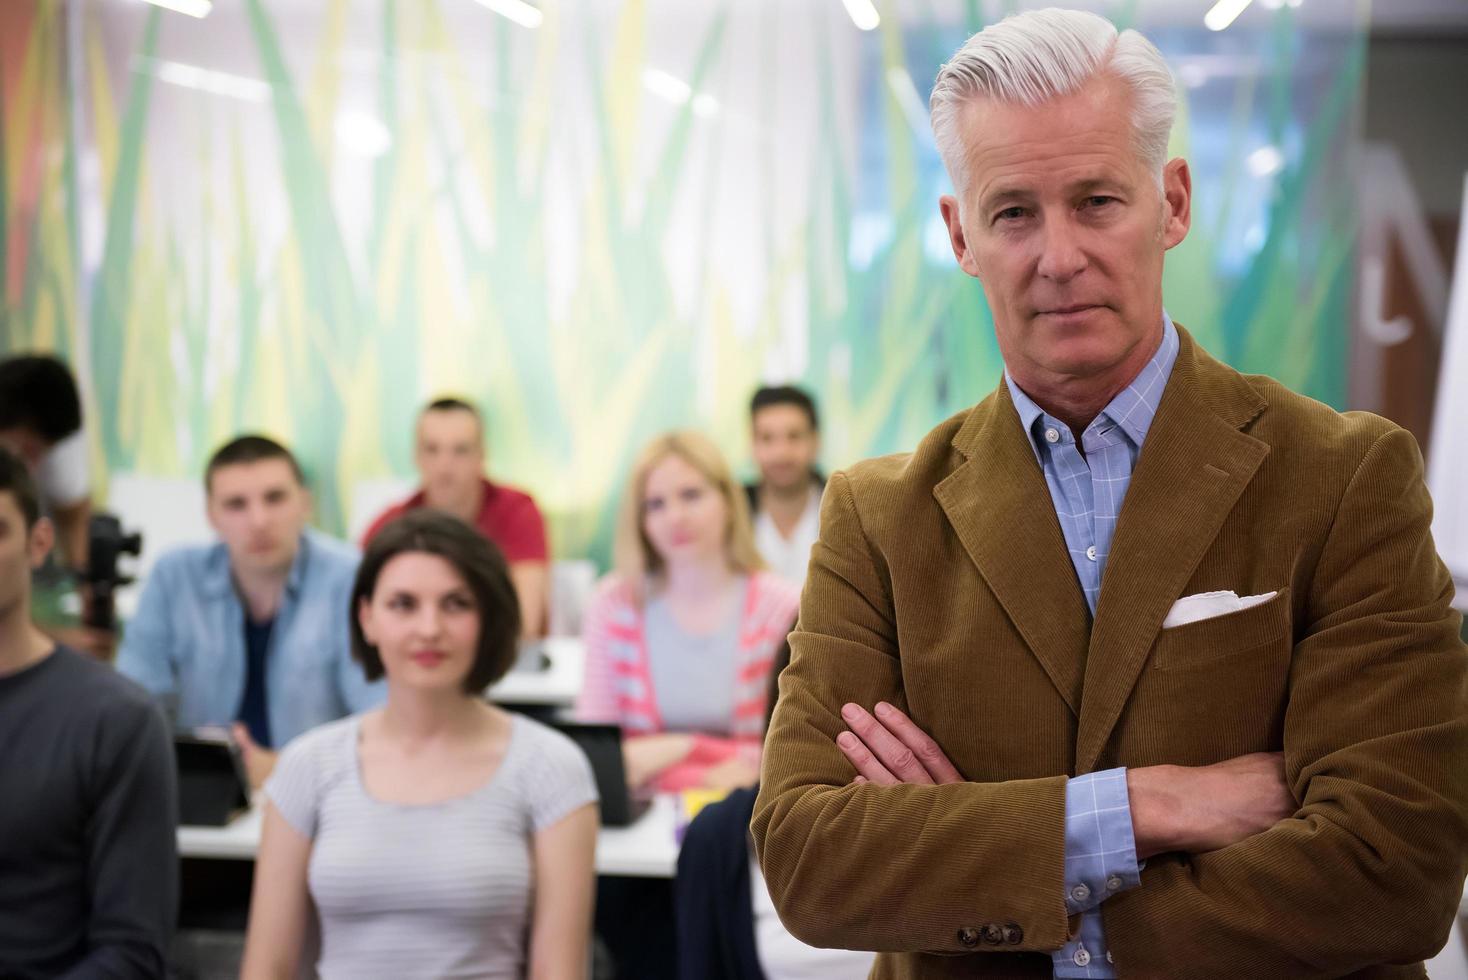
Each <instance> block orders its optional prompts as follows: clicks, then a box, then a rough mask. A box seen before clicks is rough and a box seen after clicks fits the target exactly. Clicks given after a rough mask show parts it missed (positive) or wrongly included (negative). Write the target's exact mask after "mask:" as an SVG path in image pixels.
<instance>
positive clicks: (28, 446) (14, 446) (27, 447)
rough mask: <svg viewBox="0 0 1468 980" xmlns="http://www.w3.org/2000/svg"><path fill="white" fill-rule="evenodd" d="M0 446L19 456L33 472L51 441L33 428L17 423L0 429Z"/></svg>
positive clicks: (49, 448)
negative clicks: (11, 426)
mask: <svg viewBox="0 0 1468 980" xmlns="http://www.w3.org/2000/svg"><path fill="white" fill-rule="evenodd" d="M0 447H3V448H5V449H8V450H9V451H10V452H12V453H14V454H15V455H17V456H19V457H20V460H21V462H23V463H25V465H26V467H27V468H28V469H30V471H31V472H33V473H34V472H35V470H36V467H38V466H40V465H41V460H42V459H44V458H45V456H46V453H47V452H49V451H50V450H51V443H49V442H47V441H46V440H45V439H43V438H42V437H41V434H40V433H39V432H37V431H35V430H34V429H32V428H29V427H28V426H24V425H18V426H15V427H14V428H10V429H0Z"/></svg>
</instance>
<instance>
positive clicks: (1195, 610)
mask: <svg viewBox="0 0 1468 980" xmlns="http://www.w3.org/2000/svg"><path fill="white" fill-rule="evenodd" d="M1277 595H1279V593H1278V592H1265V593H1264V594H1263V595H1246V596H1243V597H1240V596H1239V594H1238V593H1237V592H1199V593H1198V594H1197V595H1189V596H1183V597H1182V598H1181V599H1179V600H1178V601H1177V602H1174V603H1173V604H1172V608H1171V609H1169V610H1168V611H1167V618H1166V619H1164V620H1163V621H1162V628H1163V629H1165V630H1170V629H1172V628H1173V627H1174V626H1186V625H1187V624H1188V623H1196V622H1198V621H1199V620H1202V619H1212V618H1213V617H1215V616H1224V615H1227V614H1228V613H1232V612H1239V611H1240V610H1243V609H1250V608H1252V607H1254V606H1257V605H1259V604H1260V603H1264V602H1268V601H1269V600H1270V599H1273V598H1274V597H1275V596H1277Z"/></svg>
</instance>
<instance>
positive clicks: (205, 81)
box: [153, 61, 270, 102]
mask: <svg viewBox="0 0 1468 980" xmlns="http://www.w3.org/2000/svg"><path fill="white" fill-rule="evenodd" d="M153 75H154V76H155V77H156V78H157V79H158V80H159V81H160V82H167V83H168V84H169V85H178V86H181V87H183V88H191V89H195V90H197V91H200V92H208V93H210V94H212V95H223V96H226V97H228V98H231V99H243V100H244V101H246V102H265V101H268V100H269V99H270V86H269V85H268V84H266V83H265V82H262V81H260V79H258V78H246V77H244V76H243V75H231V74H230V73H229V72H224V71H215V70H213V69H212V68H200V67H199V66H198V65H186V64H184V63H183V62H181V61H157V62H154V68H153Z"/></svg>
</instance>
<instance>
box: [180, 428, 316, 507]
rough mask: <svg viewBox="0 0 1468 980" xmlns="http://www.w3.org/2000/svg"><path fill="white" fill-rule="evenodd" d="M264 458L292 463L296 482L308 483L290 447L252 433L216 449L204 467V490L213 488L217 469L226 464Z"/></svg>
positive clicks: (254, 461)
mask: <svg viewBox="0 0 1468 980" xmlns="http://www.w3.org/2000/svg"><path fill="white" fill-rule="evenodd" d="M264 459H283V460H285V461H286V462H287V463H289V464H290V465H291V473H293V474H294V475H295V478H296V482H297V483H299V484H300V485H301V486H303V487H304V486H305V485H306V477H305V474H303V473H302V472H301V464H300V463H298V462H296V457H295V456H293V455H291V451H290V450H289V449H287V448H285V447H284V446H282V445H281V444H280V443H278V442H276V441H275V440H274V439H271V438H270V437H269V436H262V435H255V434H253V433H251V434H248V435H243V436H236V437H235V438H233V439H231V440H230V441H229V442H226V443H225V444H224V445H222V446H220V447H219V448H218V449H216V450H214V455H213V456H210V457H209V465H208V466H206V467H204V491H205V492H206V493H207V492H208V491H209V490H211V489H213V483H214V473H215V471H216V470H220V469H223V468H224V467H226V466H237V465H239V464H241V463H258V462H260V461H261V460H264Z"/></svg>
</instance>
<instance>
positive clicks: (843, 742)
mask: <svg viewBox="0 0 1468 980" xmlns="http://www.w3.org/2000/svg"><path fill="white" fill-rule="evenodd" d="M836 744H837V745H839V746H841V747H842V748H843V749H854V748H856V736H855V735H853V734H851V733H850V732H842V733H841V734H840V735H837V736H836Z"/></svg>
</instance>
